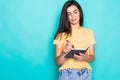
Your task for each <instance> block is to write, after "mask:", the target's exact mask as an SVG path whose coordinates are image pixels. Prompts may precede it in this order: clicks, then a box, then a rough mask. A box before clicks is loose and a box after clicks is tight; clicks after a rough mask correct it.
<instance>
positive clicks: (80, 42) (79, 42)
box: [53, 27, 95, 70]
mask: <svg viewBox="0 0 120 80" xmlns="http://www.w3.org/2000/svg"><path fill="white" fill-rule="evenodd" d="M66 40H69V41H70V42H71V43H72V44H73V45H74V48H78V49H79V48H87V47H88V46H90V45H92V44H95V39H94V34H93V31H92V30H91V29H88V28H83V27H81V28H79V29H76V28H73V29H72V35H71V36H68V37H67V38H66V34H65V33H62V35H61V36H60V35H58V36H57V38H56V39H55V40H54V42H53V44H62V45H63V49H64V48H65V44H66ZM88 50H89V49H88ZM88 52H89V51H88ZM87 54H89V53H87ZM66 68H76V69H82V68H88V69H90V70H92V68H91V66H90V64H89V63H88V62H87V61H77V60H75V59H74V58H67V59H66V60H65V62H64V64H63V65H61V67H60V68H59V70H63V69H66Z"/></svg>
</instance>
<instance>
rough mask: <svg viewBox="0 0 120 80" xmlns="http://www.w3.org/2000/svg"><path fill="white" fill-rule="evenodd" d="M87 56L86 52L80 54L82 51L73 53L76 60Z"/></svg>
mask: <svg viewBox="0 0 120 80" xmlns="http://www.w3.org/2000/svg"><path fill="white" fill-rule="evenodd" d="M85 57H87V54H86V53H85V54H82V53H78V54H74V56H73V58H74V59H76V60H78V61H82V60H84V58H85Z"/></svg>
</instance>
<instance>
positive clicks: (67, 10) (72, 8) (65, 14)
mask: <svg viewBox="0 0 120 80" xmlns="http://www.w3.org/2000/svg"><path fill="white" fill-rule="evenodd" d="M82 24H83V12H82V8H81V6H80V4H79V3H78V2H76V1H75V0H69V1H67V2H66V3H65V4H64V6H63V8H62V13H61V17H60V24H59V28H58V30H57V33H56V35H55V38H54V44H55V46H56V64H57V65H60V68H59V71H60V74H59V80H91V71H92V68H91V66H90V64H89V63H90V62H92V61H94V57H95V55H94V44H95V40H94V34H93V31H92V30H91V29H88V28H84V27H83V26H82ZM87 47H89V48H88V50H87V51H86V52H85V54H82V53H78V54H79V55H78V54H74V56H73V57H72V58H65V56H66V55H67V54H68V53H69V52H70V50H71V49H73V48H74V49H80V48H87Z"/></svg>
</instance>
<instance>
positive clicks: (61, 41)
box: [53, 34, 63, 44]
mask: <svg viewBox="0 0 120 80" xmlns="http://www.w3.org/2000/svg"><path fill="white" fill-rule="evenodd" d="M53 44H63V39H62V35H61V34H59V35H57V37H56V38H55V39H54V41H53Z"/></svg>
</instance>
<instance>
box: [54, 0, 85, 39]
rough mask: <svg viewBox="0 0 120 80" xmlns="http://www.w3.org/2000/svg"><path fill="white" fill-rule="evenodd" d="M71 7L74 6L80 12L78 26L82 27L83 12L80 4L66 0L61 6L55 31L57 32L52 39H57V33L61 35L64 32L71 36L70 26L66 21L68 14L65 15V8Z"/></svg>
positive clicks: (67, 20)
mask: <svg viewBox="0 0 120 80" xmlns="http://www.w3.org/2000/svg"><path fill="white" fill-rule="evenodd" d="M71 5H75V6H76V7H77V8H78V9H79V12H80V21H79V24H80V26H82V25H83V11H82V8H81V6H80V4H79V3H78V2H76V1H75V0H68V1H67V2H66V3H65V4H64V5H63V8H62V12H61V16H60V23H59V27H58V30H57V32H56V34H55V37H54V39H55V38H56V37H57V35H58V34H59V33H63V32H64V33H66V34H67V36H68V35H69V34H71V26H70V22H69V19H68V14H67V8H68V7H70V6H71Z"/></svg>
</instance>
